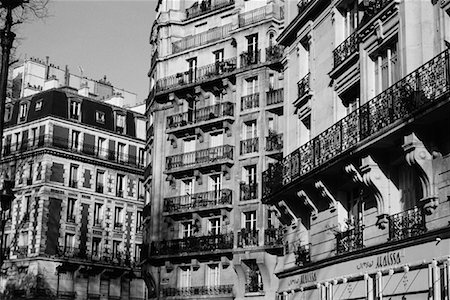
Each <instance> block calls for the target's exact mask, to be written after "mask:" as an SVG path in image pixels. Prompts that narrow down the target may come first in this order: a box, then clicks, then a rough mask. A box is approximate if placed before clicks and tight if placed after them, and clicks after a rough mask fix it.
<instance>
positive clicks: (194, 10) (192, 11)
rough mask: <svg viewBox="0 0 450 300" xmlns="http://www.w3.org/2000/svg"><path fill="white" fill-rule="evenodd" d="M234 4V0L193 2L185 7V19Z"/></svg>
mask: <svg viewBox="0 0 450 300" xmlns="http://www.w3.org/2000/svg"><path fill="white" fill-rule="evenodd" d="M233 4H234V0H214V1H213V3H211V0H210V1H207V0H203V1H202V2H195V4H194V5H193V6H191V7H189V8H188V9H186V20H189V19H192V18H195V17H198V16H201V15H204V14H207V13H209V12H212V11H215V10H218V9H221V8H224V7H227V6H230V5H233Z"/></svg>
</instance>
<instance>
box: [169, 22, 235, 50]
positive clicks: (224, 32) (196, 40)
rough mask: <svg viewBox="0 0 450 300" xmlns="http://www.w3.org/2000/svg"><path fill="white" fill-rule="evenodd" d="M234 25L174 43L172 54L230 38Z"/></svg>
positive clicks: (224, 26) (210, 30)
mask: <svg viewBox="0 0 450 300" xmlns="http://www.w3.org/2000/svg"><path fill="white" fill-rule="evenodd" d="M231 28H232V24H227V25H223V26H221V27H215V28H212V29H209V30H208V31H205V32H202V33H198V34H194V35H190V36H187V37H185V38H183V39H181V40H180V41H177V42H173V43H172V53H173V54H175V53H179V52H182V51H185V50H188V49H192V48H196V47H199V46H203V45H206V44H209V43H212V42H215V41H218V40H221V39H224V38H227V37H229V36H230V35H229V32H230V31H231Z"/></svg>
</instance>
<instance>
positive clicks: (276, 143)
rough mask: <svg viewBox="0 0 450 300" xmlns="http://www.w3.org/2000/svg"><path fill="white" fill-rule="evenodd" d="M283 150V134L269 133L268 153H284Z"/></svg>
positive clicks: (267, 141)
mask: <svg viewBox="0 0 450 300" xmlns="http://www.w3.org/2000/svg"><path fill="white" fill-rule="evenodd" d="M282 150H283V134H282V133H278V134H277V133H275V132H272V131H269V136H268V137H266V151H282Z"/></svg>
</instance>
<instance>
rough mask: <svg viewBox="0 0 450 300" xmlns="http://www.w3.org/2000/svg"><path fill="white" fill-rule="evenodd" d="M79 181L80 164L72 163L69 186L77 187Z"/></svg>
mask: <svg viewBox="0 0 450 300" xmlns="http://www.w3.org/2000/svg"><path fill="white" fill-rule="evenodd" d="M77 183H78V165H70V174H69V186H70V187H72V188H76V187H77Z"/></svg>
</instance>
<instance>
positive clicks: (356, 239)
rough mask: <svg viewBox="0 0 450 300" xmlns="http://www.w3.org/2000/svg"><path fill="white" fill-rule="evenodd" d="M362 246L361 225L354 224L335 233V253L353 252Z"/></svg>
mask: <svg viewBox="0 0 450 300" xmlns="http://www.w3.org/2000/svg"><path fill="white" fill-rule="evenodd" d="M363 247H364V239H363V227H362V226H355V227H354V228H350V229H348V230H346V231H344V232H338V233H337V234H336V253H337V254H343V253H349V252H353V251H356V250H359V249H362V248H363Z"/></svg>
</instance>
